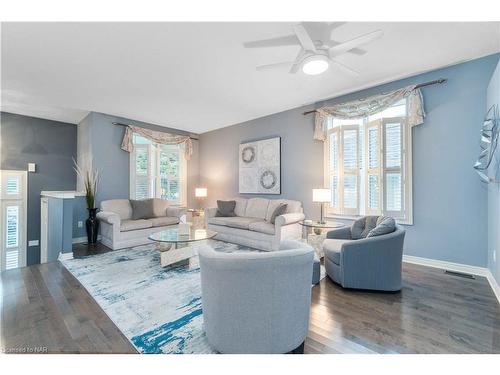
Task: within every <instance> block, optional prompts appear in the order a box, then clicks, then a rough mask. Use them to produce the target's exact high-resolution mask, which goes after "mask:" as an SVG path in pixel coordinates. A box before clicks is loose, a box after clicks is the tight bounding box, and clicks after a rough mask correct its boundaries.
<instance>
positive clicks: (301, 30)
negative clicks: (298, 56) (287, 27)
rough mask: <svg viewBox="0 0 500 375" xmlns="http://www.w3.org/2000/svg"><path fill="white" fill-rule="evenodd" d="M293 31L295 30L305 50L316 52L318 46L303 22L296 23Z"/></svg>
mask: <svg viewBox="0 0 500 375" xmlns="http://www.w3.org/2000/svg"><path fill="white" fill-rule="evenodd" d="M293 31H294V32H295V35H296V36H297V39H298V40H299V42H300V44H301V45H302V48H304V50H306V51H312V52H316V47H315V46H314V42H313V41H312V39H311V37H310V36H309V34H308V32H307V30H306V29H305V27H304V26H303V25H302V24H298V25H295V26H294V27H293Z"/></svg>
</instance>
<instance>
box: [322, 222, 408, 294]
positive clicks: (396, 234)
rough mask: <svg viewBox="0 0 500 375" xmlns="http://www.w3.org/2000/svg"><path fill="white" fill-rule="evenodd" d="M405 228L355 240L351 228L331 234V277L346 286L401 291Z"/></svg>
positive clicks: (327, 261) (327, 251)
mask: <svg viewBox="0 0 500 375" xmlns="http://www.w3.org/2000/svg"><path fill="white" fill-rule="evenodd" d="M404 237H405V231H404V229H403V228H401V227H399V226H397V225H396V228H395V230H394V231H393V232H391V233H388V234H383V235H379V236H374V237H367V238H360V239H356V240H354V239H352V236H351V228H349V227H346V228H340V229H335V230H332V231H330V232H328V233H327V236H326V239H325V241H324V243H323V250H324V252H325V269H326V273H327V274H328V276H329V277H330V278H331V279H332V280H333V281H334V282H336V283H338V284H340V285H342V287H344V288H354V289H370V290H383V291H398V290H400V289H401V265H402V258H403V243H404Z"/></svg>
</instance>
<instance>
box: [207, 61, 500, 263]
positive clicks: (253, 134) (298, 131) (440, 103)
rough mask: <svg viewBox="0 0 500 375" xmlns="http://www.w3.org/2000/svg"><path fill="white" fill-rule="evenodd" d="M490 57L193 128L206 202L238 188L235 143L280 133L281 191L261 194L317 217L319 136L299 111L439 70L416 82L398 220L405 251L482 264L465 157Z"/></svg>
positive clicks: (480, 210) (478, 218) (477, 191)
mask: <svg viewBox="0 0 500 375" xmlns="http://www.w3.org/2000/svg"><path fill="white" fill-rule="evenodd" d="M498 59H499V54H496V55H491V56H487V57H484V58H481V59H477V60H474V61H470V62H467V63H463V64H459V65H455V66H451V67H448V68H444V69H439V70H435V71H432V72H429V73H425V74H420V75H416V76H414V77H411V78H407V79H403V80H399V81H395V82H392V83H389V84H386V85H382V86H378V87H373V88H370V89H367V90H363V91H359V92H356V93H353V94H350V95H345V96H342V97H338V98H335V99H332V100H329V101H326V102H323V103H317V104H316V105H310V106H305V107H301V108H296V109H292V110H289V111H285V112H281V113H277V114H273V115H271V116H266V117H263V118H259V119H256V120H252V121H248V122H245V123H242V124H237V125H234V126H230V127H226V128H222V129H218V130H215V131H212V132H208V133H204V134H201V136H200V183H201V184H202V185H205V186H206V187H207V188H208V194H209V202H211V203H212V204H213V203H214V202H215V200H216V199H224V198H229V197H234V196H238V195H239V194H238V145H239V144H240V143H242V142H246V141H251V140H257V139H262V138H268V137H271V136H280V137H281V150H282V159H281V167H282V173H281V176H282V180H281V182H282V194H281V195H278V196H276V195H274V196H273V195H267V196H266V197H268V198H279V197H282V198H290V199H298V200H300V201H302V202H303V204H304V209H305V212H306V215H307V216H308V217H311V218H317V217H318V216H319V206H318V205H315V204H313V203H312V189H313V188H315V187H321V186H322V185H323V144H322V143H321V142H317V141H314V140H313V139H312V136H313V126H314V124H313V121H314V118H313V115H308V116H303V115H302V112H304V111H307V110H311V109H313V108H314V107H320V106H321V105H322V104H330V103H336V102H343V101H348V100H352V99H356V98H362V97H366V96H369V95H372V94H375V93H379V92H384V91H390V90H394V89H397V88H400V87H403V86H406V85H410V84H417V83H422V82H427V81H431V80H434V79H437V78H441V77H445V78H448V82H447V83H446V84H444V85H439V86H431V87H427V88H424V89H423V94H424V102H425V109H426V111H427V117H426V120H425V123H424V124H423V125H420V126H417V127H415V128H413V211H414V225H412V226H406V230H407V235H406V239H405V254H407V255H413V256H418V257H423V258H431V259H437V260H443V261H450V262H456V263H463V264H469V265H473V266H481V267H485V266H486V264H487V230H486V228H487V215H486V212H487V192H486V187H485V186H484V185H483V184H482V183H481V182H480V181H479V178H478V177H477V175H476V173H475V171H474V170H473V168H472V165H473V164H474V162H475V159H476V157H477V153H478V147H479V129H480V126H481V124H482V120H483V116H484V114H485V107H486V88H487V85H488V81H489V79H490V77H491V75H492V72H493V70H494V68H495V65H496V64H497V62H498ZM242 196H246V197H251V196H254V195H242Z"/></svg>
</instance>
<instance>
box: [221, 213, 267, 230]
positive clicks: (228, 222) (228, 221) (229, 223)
mask: <svg viewBox="0 0 500 375" xmlns="http://www.w3.org/2000/svg"><path fill="white" fill-rule="evenodd" d="M256 222H264V220H263V219H258V218H253V217H238V216H236V217H226V218H225V224H224V225H225V226H226V227H231V228H238V229H246V230H248V229H250V224H252V223H256Z"/></svg>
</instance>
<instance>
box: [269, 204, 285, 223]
mask: <svg viewBox="0 0 500 375" xmlns="http://www.w3.org/2000/svg"><path fill="white" fill-rule="evenodd" d="M287 208H288V204H286V203H280V204H279V205H278V207H276V208H275V209H274V211H273V213H272V214H271V220H269V221H270V222H271V224H274V222H275V221H276V218H277V217H278V216H280V215H283V214H284V213H285V212H286V209H287Z"/></svg>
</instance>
